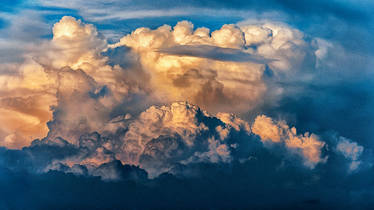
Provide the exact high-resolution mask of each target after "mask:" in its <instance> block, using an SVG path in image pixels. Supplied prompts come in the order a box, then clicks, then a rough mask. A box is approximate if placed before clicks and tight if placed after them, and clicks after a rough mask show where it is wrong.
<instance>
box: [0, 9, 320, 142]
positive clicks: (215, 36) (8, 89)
mask: <svg viewBox="0 0 374 210" xmlns="http://www.w3.org/2000/svg"><path fill="white" fill-rule="evenodd" d="M121 47H126V48H127V49H128V50H126V51H123V52H122V53H123V54H119V56H122V58H121V57H119V58H118V59H113V58H109V57H108V56H113V55H112V54H111V53H113V52H114V53H119V52H121V51H117V50H116V49H119V48H121ZM313 50H314V49H313V47H312V46H311V43H309V42H308V41H306V40H304V36H303V34H302V32H300V31H298V30H296V29H292V28H290V27H288V26H286V25H275V24H270V23H267V24H262V25H254V24H251V25H240V27H238V26H236V25H233V24H230V25H224V26H222V28H221V29H219V30H216V31H213V32H210V31H209V29H207V28H197V29H194V26H193V24H192V23H190V22H187V21H181V22H179V23H178V24H177V25H176V26H174V27H173V28H172V27H170V26H168V25H164V26H161V27H159V28H157V29H155V30H151V29H148V28H138V29H136V30H135V31H133V32H132V33H131V34H128V35H126V36H124V37H123V38H122V39H121V40H120V41H119V42H118V43H116V44H114V45H109V46H108V44H107V42H106V40H105V39H104V37H103V36H102V35H101V34H100V33H99V32H98V31H97V30H96V28H95V27H94V26H93V25H91V24H84V23H82V22H81V21H80V20H77V19H75V18H73V17H67V16H66V17H63V18H62V19H61V20H60V21H59V22H57V23H56V24H55V25H54V26H53V38H52V40H46V41H44V42H42V43H41V44H40V46H38V47H37V48H36V47H35V48H33V49H31V50H30V52H29V53H28V54H26V55H25V60H24V62H23V63H21V64H20V65H18V66H16V67H14V68H16V69H17V72H18V73H17V74H1V75H0V86H1V96H0V112H1V113H2V115H0V116H1V117H0V120H1V122H4V123H3V126H2V127H1V128H0V138H2V139H4V140H3V141H1V145H3V146H7V147H9V148H20V147H22V146H26V145H28V144H29V143H30V142H31V141H32V139H35V138H42V137H44V136H46V135H47V133H48V132H49V133H48V135H49V136H50V137H51V138H52V137H57V136H60V137H62V138H64V139H67V140H69V141H70V142H72V143H76V142H77V140H78V138H79V136H80V133H82V132H94V131H99V130H100V128H103V127H105V125H106V124H107V122H109V121H110V120H111V119H112V117H113V115H117V114H118V113H116V112H120V111H121V110H123V109H126V106H125V105H126V103H127V102H129V101H130V102H131V107H136V106H139V107H143V106H142V105H139V104H141V103H147V102H149V103H150V104H151V103H159V104H165V103H172V102H174V101H189V102H191V103H192V104H197V105H199V106H200V107H202V108H203V109H205V110H208V111H209V112H212V113H217V112H221V111H224V112H233V113H237V114H240V113H244V112H247V111H248V110H251V109H254V108H255V107H256V106H258V105H260V104H262V103H263V102H264V100H266V97H265V95H266V94H267V92H273V90H272V88H273V87H272V86H269V85H268V84H267V82H266V81H265V80H264V79H263V77H264V72H265V71H272V72H273V75H274V77H277V75H282V74H287V72H292V71H297V69H300V68H301V67H302V66H304V65H307V64H306V63H305V61H306V60H310V58H309V57H310V56H311V57H312V58H313V57H314V56H315V55H314V54H309V53H310V51H313ZM213 51H215V52H213ZM317 54H318V53H317ZM309 55H310V56H309ZM306 57H308V59H306ZM123 60H126V62H125V64H124V63H123V62H122V63H121V61H123ZM312 60H313V59H312ZM269 62H270V63H269ZM265 63H266V64H265ZM269 68H270V70H269ZM275 89H276V91H275V92H276V94H273V95H279V94H281V92H282V91H281V90H280V89H278V88H275ZM140 98H141V99H140ZM139 101H142V102H139ZM275 101H276V100H275ZM130 102H129V103H130ZM134 103H135V104H136V105H134ZM24 107H28V108H27V109H25V108H24ZM128 109H131V108H128ZM138 111H141V110H138ZM49 121H51V122H50V123H48V126H47V122H49ZM5 122H6V123H5ZM52 127H55V128H53V129H51V128H52ZM57 127H60V128H59V129H56V128H57Z"/></svg>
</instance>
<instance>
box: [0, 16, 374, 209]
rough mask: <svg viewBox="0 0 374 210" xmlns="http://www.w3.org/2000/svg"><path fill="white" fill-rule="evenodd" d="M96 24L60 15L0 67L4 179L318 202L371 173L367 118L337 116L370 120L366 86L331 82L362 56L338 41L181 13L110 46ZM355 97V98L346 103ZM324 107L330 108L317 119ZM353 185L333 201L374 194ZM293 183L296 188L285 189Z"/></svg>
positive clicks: (278, 26) (277, 25)
mask: <svg viewBox="0 0 374 210" xmlns="http://www.w3.org/2000/svg"><path fill="white" fill-rule="evenodd" d="M90 12H92V11H90ZM90 14H91V13H90ZM0 18H1V17H0ZM103 18H107V17H103ZM160 25H161V26H160ZM196 25H199V26H200V25H201V24H200V23H198V24H196ZM120 27H122V25H118V28H120ZM101 28H103V25H100V27H98V29H97V28H96V27H95V26H94V25H93V24H88V23H87V24H86V23H84V22H83V21H82V20H79V19H77V18H74V17H71V16H64V17H62V18H61V19H60V20H59V21H58V22H56V23H54V25H53V27H52V30H51V31H52V34H51V37H50V38H48V37H47V38H43V39H40V40H39V42H38V43H37V44H34V45H32V44H30V45H27V50H25V51H24V52H23V54H22V56H21V57H20V58H19V59H17V60H16V61H15V62H16V64H15V63H11V64H9V63H7V64H6V65H5V64H4V65H0V67H1V68H0V125H1V126H0V184H1V183H3V182H4V183H6V182H9V180H22V177H24V176H27V177H30V178H29V179H25V180H26V181H25V182H27V181H28V180H33V179H35V178H34V177H36V175H38V176H39V175H40V176H42V177H43V178H41V180H44V178H45V177H47V178H46V179H47V181H48V180H49V177H53V178H51V180H53V179H54V177H58V176H61V177H64V178H66V177H70V178H66V179H74V180H75V179H76V180H88V181H87V182H85V181H83V182H82V183H85V184H87V185H90V184H91V183H100V184H97V186H101V187H103V186H107V185H106V184H108V185H111V184H113V182H116V183H121V184H119V185H118V186H120V187H121V188H126V190H129V192H131V193H132V194H131V193H129V194H128V195H127V197H128V198H132V200H137V199H138V198H137V199H133V198H134V196H135V197H137V196H139V197H143V196H144V197H147V198H148V197H152V196H151V195H153V194H157V192H153V191H152V190H153V189H158V190H159V191H163V190H164V189H161V190H160V188H159V187H160V186H161V188H162V187H164V186H165V187H169V188H168V189H167V190H165V191H167V194H165V196H166V197H170V195H169V194H168V193H170V194H175V192H178V190H179V189H180V188H185V189H187V190H186V192H188V194H196V192H197V191H199V190H200V188H205V187H206V186H213V187H212V188H209V187H207V188H209V190H211V191H209V193H211V194H209V195H210V196H213V195H214V196H216V198H217V199H218V198H221V197H222V196H223V195H224V193H222V194H221V193H220V192H222V189H235V190H236V191H235V192H236V194H235V195H240V196H239V197H235V198H234V196H232V197H230V196H231V195H229V197H230V199H238V200H242V201H244V200H248V197H250V198H253V199H251V200H257V198H258V197H261V198H263V197H264V195H267V194H268V193H269V192H273V191H275V192H276V193H277V194H279V196H265V197H271V198H269V200H270V201H271V202H274V203H278V204H279V205H278V206H281V207H287V206H282V204H283V202H284V200H286V201H287V202H289V203H295V202H296V200H297V199H302V200H303V202H307V203H311V204H314V203H318V202H320V200H318V199H321V203H323V202H326V199H327V197H328V196H331V195H334V196H335V194H336V193H334V192H335V191H336V190H337V189H339V190H341V188H337V187H336V186H337V185H340V184H341V183H348V184H351V185H353V184H352V183H358V184H360V185H364V184H365V183H364V182H360V181H357V180H360V177H361V176H363V177H370V174H372V170H373V169H372V164H371V162H372V150H371V149H370V147H371V146H372V143H371V142H363V141H361V140H360V139H359V138H356V137H357V136H360V135H363V134H362V130H364V129H365V128H366V127H363V128H362V129H361V130H360V129H358V130H357V131H356V130H354V129H353V128H352V129H351V128H350V129H344V126H343V128H340V127H341V125H342V124H339V123H342V122H340V121H341V120H340V119H342V118H343V117H344V116H342V115H341V114H340V112H341V111H342V110H346V109H347V107H349V110H351V109H352V110H354V111H352V112H355V114H352V115H349V117H351V118H348V119H349V120H347V121H344V124H347V125H348V124H349V125H351V124H353V121H355V122H359V121H360V119H362V118H363V117H362V116H369V117H370V116H371V115H370V114H371V112H369V111H367V110H369V108H367V107H369V105H370V103H365V101H369V100H368V98H369V97H371V96H372V94H371V93H366V92H363V93H362V92H360V91H359V90H352V91H351V92H350V91H346V89H341V88H340V87H341V86H344V87H346V86H347V87H348V85H351V84H353V83H354V82H355V81H353V80H354V79H353V78H352V79H351V80H352V81H351V80H350V81H349V82H351V83H349V84H348V82H347V81H346V80H344V79H345V78H344V77H341V78H336V80H335V78H334V79H331V80H330V79H326V78H327V77H329V76H331V75H339V74H343V73H344V75H345V72H346V71H347V70H346V69H347V68H348V67H344V68H343V67H342V66H343V65H344V64H341V63H340V62H337V61H338V60H344V59H343V58H347V60H348V59H354V58H357V57H354V56H353V57H352V56H350V55H353V54H354V53H351V54H350V53H348V52H346V51H345V48H344V47H343V46H344V45H343V44H337V43H336V42H333V41H330V40H327V39H324V38H321V37H317V36H313V35H311V34H308V33H304V32H303V31H302V30H301V29H299V27H296V26H295V25H292V26H291V25H288V24H286V23H282V22H278V21H272V20H267V19H247V20H242V21H241V22H239V23H237V24H223V25H222V26H220V27H218V28H217V27H216V29H215V30H211V29H209V28H205V27H195V26H194V25H193V23H192V22H190V21H180V20H178V21H176V22H175V25H174V24H173V26H170V25H162V24H159V25H158V26H157V27H138V28H136V29H134V30H132V32H130V33H126V34H121V36H122V38H119V39H118V40H115V41H114V42H113V40H109V39H107V38H106V37H105V36H104V35H103V34H102V31H101ZM104 28H105V27H104ZM104 30H105V29H104ZM0 41H1V40H0ZM0 44H1V43H0ZM335 49H338V50H335ZM355 56H359V55H355ZM363 57H364V56H363ZM12 62H13V61H12ZM345 62H348V61H345ZM355 65H356V67H357V68H358V67H361V66H363V64H360V62H355V63H354V64H351V66H355ZM351 66H349V68H350V67H351ZM338 67H339V68H338ZM340 67H341V68H340ZM337 69H338V70H337ZM365 71H366V70H365ZM321 75H322V77H321ZM332 80H334V82H336V83H334V84H333V85H332V86H333V88H332V89H333V90H331V89H328V88H331V86H329V85H327V83H329V82H331V81H332ZM337 81H338V82H337ZM341 81H343V82H341ZM339 82H341V83H339ZM334 85H335V86H334ZM352 86H354V85H352ZM368 86H370V85H369V84H368ZM325 87H326V88H325ZM365 87H366V86H365ZM316 90H317V91H316ZM321 90H322V91H321ZM360 90H361V89H360ZM365 90H366V89H365ZM334 91H335V92H334ZM355 91H357V92H359V94H356V93H357V92H355ZM316 92H317V93H316ZM331 92H333V93H331ZM341 92H344V94H346V95H348V96H347V97H340V95H339V94H340V93H341ZM344 94H343V95H344ZM338 95H339V96H338ZM356 95H358V96H357V98H356ZM352 98H354V99H355V100H354V101H356V102H357V103H359V105H357V104H356V106H353V105H352V106H350V105H347V107H346V106H345V105H346V104H348V103H347V102H346V101H353V100H351V99H352ZM300 101H301V102H300ZM349 103H351V102H349ZM352 103H353V102H352ZM316 107H317V108H316ZM323 108H326V110H328V111H323ZM361 108H363V111H362V110H361ZM316 110H318V111H316ZM319 110H321V111H319ZM331 110H332V111H334V114H335V113H337V114H335V115H336V116H333V117H331V116H332V115H333V114H331V116H329V117H326V116H323V117H321V115H323V114H324V113H328V112H330V111H331ZM370 110H371V106H370ZM321 113H322V114H321ZM356 113H358V114H356ZM365 119H366V118H365ZM338 121H339V122H338ZM363 122H364V123H366V124H370V122H371V121H369V120H367V121H363ZM360 123H362V122H361V121H360ZM362 124H363V123H362ZM347 125H345V126H346V127H347ZM366 126H367V125H366ZM353 127H354V126H353ZM356 127H359V126H356ZM367 127H368V126H367ZM296 128H297V129H298V131H299V132H297V130H296ZM337 128H338V129H339V128H340V129H339V130H338V131H336V130H337ZM348 130H349V131H348ZM352 130H354V131H352ZM300 131H302V132H300ZM367 133H369V132H367ZM367 133H365V134H367ZM343 136H346V137H347V138H346V137H343ZM351 139H353V140H351ZM356 141H357V142H356ZM364 148H365V149H364ZM343 169H344V170H343ZM13 173H14V174H17V173H20V174H22V175H19V176H14V178H9V177H12V176H13ZM360 173H361V174H360ZM4 177H5V178H4ZM295 177H296V178H295ZM331 177H338V179H337V180H331ZM232 179H235V180H232ZM350 179H352V180H353V181H352V183H351V182H350V181H347V180H350ZM103 180H104V181H105V182H102V181H103ZM186 180H187V181H186ZM54 181H55V180H54ZM14 182H16V181H14ZM9 183H13V182H9ZM77 183H81V181H77ZM103 183H105V184H103ZM124 183H125V184H124ZM129 183H130V184H129ZM259 183H261V184H259ZM262 183H264V184H262ZM131 184H133V186H132V185H131ZM25 185H27V184H25ZM114 185H115V184H114ZM41 186H44V185H41ZM128 186H130V187H128ZM134 186H135V187H134ZM170 186H179V187H178V188H177V187H176V188H173V187H170ZM189 186H192V187H191V188H189ZM196 186H198V187H197V188H196V189H195V188H194V187H196ZM215 186H217V187H216V188H215ZM221 187H222V189H219V188H221ZM104 188H105V187H103V188H97V189H96V188H95V190H97V191H101V190H102V189H104ZM306 188H308V189H313V190H314V191H313V192H316V193H315V194H312V193H311V194H308V193H309V192H306V191H305V189H306ZM140 189H142V190H143V189H144V191H141V190H140ZM150 189H152V190H150ZM176 189H177V190H176ZM352 189H353V190H352V191H344V190H343V191H344V192H341V193H342V194H344V193H346V194H344V196H345V197H342V198H339V199H341V200H344V199H343V198H347V197H350V196H351V195H353V194H354V195H355V196H356V197H360V196H361V195H364V196H367V197H370V196H371V195H374V193H373V191H372V190H366V189H362V188H360V187H357V188H356V187H352ZM122 190H123V189H122ZM137 190H139V191H137ZM147 190H149V191H147ZM278 190H279V191H278ZM104 191H105V190H104ZM108 191H110V190H108ZM223 191H225V190H223ZM291 191H292V193H293V194H297V196H286V195H287V193H286V194H285V195H283V194H284V192H290V193H291ZM146 192H147V193H149V192H153V193H150V194H146ZM295 192H296V193H295ZM320 193H322V194H320ZM119 195H121V196H122V194H119ZM247 195H250V196H247ZM316 195H318V196H317V198H318V199H317V198H314V197H313V196H316ZM324 195H328V196H324ZM339 195H340V194H339ZM117 196H118V195H117ZM131 196H133V197H131ZM0 197H2V196H1V193H0ZM123 197H126V196H123ZM320 197H323V198H320ZM116 198H117V197H116ZM309 198H310V199H309ZM328 198H330V197H328ZM333 198H334V197H333ZM199 199H202V200H204V199H205V197H201V198H199ZM226 199H227V198H226ZM323 199H325V200H323ZM99 200H100V199H99ZM115 200H121V199H115ZM154 200H157V198H156V197H155V198H154ZM166 200H167V199H165V201H166ZM218 200H219V199H218ZM305 200H306V201H305ZM163 201H164V200H162V199H161V200H160V201H159V202H163ZM354 201H355V202H356V201H357V202H359V201H360V200H359V199H358V200H354ZM133 202H135V201H133ZM186 202H187V201H186ZM271 202H270V203H271ZM355 202H353V201H352V203H355ZM243 203H245V202H243ZM257 204H258V203H257ZM323 204H325V203H323ZM3 205H5V206H6V204H3V202H2V200H1V198H0V208H2V207H3ZM302 205H303V204H300V205H299V204H297V203H296V204H295V205H294V206H292V207H295V208H299V207H300V206H302ZM51 206H53V205H51ZM114 206H115V205H114ZM129 206H131V205H130V204H129ZM145 206H146V205H145ZM161 206H162V205H161ZM207 206H208V205H207ZM213 206H214V205H213ZM100 207H102V206H100ZM100 207H99V208H100ZM116 207H117V206H116ZM121 207H123V206H121ZM143 207H144V206H143ZM163 207H165V206H163ZM201 207H203V208H204V207H205V206H201ZM225 207H227V206H223V208H225ZM238 207H239V208H240V207H241V208H248V205H247V206H243V205H242V206H240V205H238ZM260 207H263V205H262V206H261V205H260V204H258V206H254V208H260ZM7 208H9V207H8V206H6V209H7ZM103 208H104V207H103ZM134 208H135V207H134ZM10 209H12V208H10ZM16 209H17V208H16Z"/></svg>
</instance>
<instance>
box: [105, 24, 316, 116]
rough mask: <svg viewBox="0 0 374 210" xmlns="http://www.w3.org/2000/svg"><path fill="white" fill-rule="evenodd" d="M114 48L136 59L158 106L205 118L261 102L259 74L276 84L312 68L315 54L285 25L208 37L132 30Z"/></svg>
mask: <svg viewBox="0 0 374 210" xmlns="http://www.w3.org/2000/svg"><path fill="white" fill-rule="evenodd" d="M118 46H126V47H129V48H131V49H132V50H133V51H135V52H136V53H137V54H138V55H139V62H140V64H141V66H142V68H143V69H144V71H145V72H147V73H148V74H149V75H150V80H149V85H150V87H151V88H150V89H152V90H153V94H152V95H153V96H154V97H155V98H157V99H158V100H161V101H164V102H165V101H166V102H172V101H180V100H188V101H189V102H191V103H194V104H197V105H199V106H201V107H202V108H204V109H206V110H208V111H211V112H219V111H225V112H235V113H243V112H245V111H248V110H251V109H253V108H254V107H256V106H257V105H259V104H261V103H262V102H263V100H264V95H265V93H266V92H267V91H270V90H269V86H268V85H267V84H266V82H265V81H264V79H263V77H264V72H265V71H272V73H273V76H274V77H276V78H278V79H279V78H282V77H284V76H286V77H288V76H287V75H291V74H292V73H291V72H293V73H294V72H298V71H300V70H301V69H310V68H314V66H315V54H314V51H315V50H316V49H314V47H313V46H312V43H311V42H309V41H307V39H306V37H305V36H304V34H303V33H302V32H300V31H298V30H296V29H293V28H291V27H289V26H287V25H285V24H275V23H263V24H253V23H251V24H245V23H243V24H241V25H239V26H236V25H234V24H228V25H223V26H222V28H220V29H218V30H216V31H212V32H210V30H209V29H207V28H204V27H202V28H196V29H194V26H193V24H192V23H191V22H187V21H181V22H178V23H177V25H176V26H174V27H173V28H172V27H171V26H168V25H164V26H161V27H159V28H157V29H154V30H151V29H149V28H138V29H136V30H135V31H133V32H132V33H131V34H128V35H126V36H124V37H123V38H121V39H120V41H119V42H118V43H116V44H114V45H111V47H112V48H116V47H118ZM265 64H267V65H265ZM267 69H268V70H267ZM269 69H270V70H269ZM276 91H277V92H278V93H280V92H281V91H279V88H277V90H276ZM207 93H209V94H207ZM275 95H276V94H275Z"/></svg>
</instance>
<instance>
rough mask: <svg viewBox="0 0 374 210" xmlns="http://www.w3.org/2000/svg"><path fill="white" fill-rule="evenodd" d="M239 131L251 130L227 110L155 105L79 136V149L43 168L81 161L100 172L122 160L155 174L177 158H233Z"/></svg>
mask: <svg viewBox="0 0 374 210" xmlns="http://www.w3.org/2000/svg"><path fill="white" fill-rule="evenodd" d="M240 132H242V133H243V134H246V135H249V133H250V129H249V125H248V123H247V122H245V121H243V120H241V119H239V118H237V117H235V116H233V115H230V114H227V113H219V114H217V116H211V115H209V114H207V113H206V112H205V111H202V110H200V108H198V107H196V106H194V105H191V104H188V103H185V102H178V103H173V104H171V105H170V106H161V107H155V106H152V107H150V108H148V109H147V110H146V111H144V112H142V113H141V114H140V115H139V117H138V118H136V119H131V118H130V119H126V118H124V119H122V120H119V121H113V122H111V123H108V125H107V128H104V130H103V132H102V133H103V135H100V134H99V133H92V134H86V135H82V136H80V138H79V140H78V142H77V143H76V142H72V144H73V145H74V144H75V146H74V147H76V148H77V149H78V153H77V154H74V155H71V156H67V157H66V158H63V159H61V160H55V161H52V163H51V165H49V166H47V167H46V168H45V169H44V170H49V169H58V168H59V167H57V168H56V166H60V164H64V165H66V166H68V167H73V166H74V165H81V166H85V167H87V168H88V172H89V173H93V175H95V170H96V168H97V167H99V166H100V165H102V164H104V163H108V162H112V161H114V160H120V161H121V162H122V163H123V164H131V165H139V166H140V167H141V168H144V169H146V170H147V172H148V173H149V175H150V176H151V177H154V176H156V175H159V174H161V173H163V172H170V171H171V169H172V168H173V167H175V166H177V164H188V163H196V162H212V163H219V162H230V161H231V160H232V159H233V157H232V156H231V151H232V150H235V149H237V147H238V146H239V145H237V144H236V143H235V140H234V139H230V138H231V136H232V135H233V133H240ZM56 141H57V142H60V141H61V139H60V138H59V137H58V138H53V137H47V138H46V139H43V140H42V141H35V142H33V145H36V144H40V143H47V144H49V143H53V144H59V143H54V142H56ZM64 141H65V140H64ZM39 142H40V143H39ZM69 145H70V143H69ZM73 145H72V146H73ZM108 173H109V172H108ZM114 177H115V176H114Z"/></svg>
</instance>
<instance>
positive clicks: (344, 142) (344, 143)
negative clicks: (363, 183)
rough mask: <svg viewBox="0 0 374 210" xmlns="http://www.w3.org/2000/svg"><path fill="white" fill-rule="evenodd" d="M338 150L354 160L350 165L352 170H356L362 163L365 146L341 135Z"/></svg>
mask: <svg viewBox="0 0 374 210" xmlns="http://www.w3.org/2000/svg"><path fill="white" fill-rule="evenodd" d="M336 150H337V151H338V152H339V153H341V154H342V155H343V156H344V157H345V158H346V159H348V160H351V161H352V162H351V163H350V165H349V170H350V171H355V170H357V169H358V167H359V166H360V164H361V161H360V160H359V158H360V156H361V154H362V152H363V151H364V147H363V146H361V145H359V144H357V142H353V141H351V140H350V139H347V138H344V137H340V138H339V141H338V144H337V145H336Z"/></svg>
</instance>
